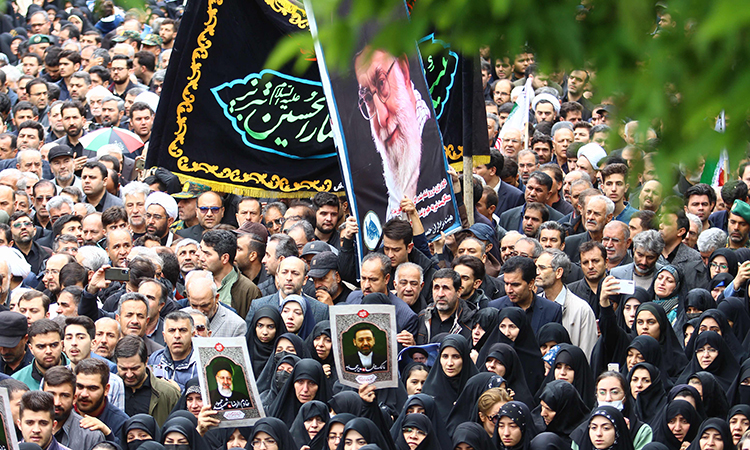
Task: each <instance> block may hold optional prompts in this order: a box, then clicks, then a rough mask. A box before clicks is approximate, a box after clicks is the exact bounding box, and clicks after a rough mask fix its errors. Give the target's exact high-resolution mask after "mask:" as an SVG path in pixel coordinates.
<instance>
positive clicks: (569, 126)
mask: <svg viewBox="0 0 750 450" xmlns="http://www.w3.org/2000/svg"><path fill="white" fill-rule="evenodd" d="M563 128H564V129H566V130H570V131H573V122H568V121H566V120H563V121H562V122H557V123H556V124H554V125H552V130H551V131H550V134H551V135H552V139H554V138H555V133H557V132H558V131H560V130H562V129H563Z"/></svg>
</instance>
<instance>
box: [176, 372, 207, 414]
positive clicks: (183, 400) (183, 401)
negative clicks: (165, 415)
mask: <svg viewBox="0 0 750 450" xmlns="http://www.w3.org/2000/svg"><path fill="white" fill-rule="evenodd" d="M200 393H201V387H200V383H199V381H198V377H193V378H191V379H189V380H188V381H187V383H185V389H183V390H182V394H181V395H180V398H179V399H178V400H177V403H175V405H174V408H172V412H175V411H187V397H188V395H190V394H200ZM188 412H189V411H188Z"/></svg>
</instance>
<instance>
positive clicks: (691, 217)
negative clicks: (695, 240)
mask: <svg viewBox="0 0 750 450" xmlns="http://www.w3.org/2000/svg"><path fill="white" fill-rule="evenodd" d="M685 217H687V219H688V220H689V221H691V222H693V223H694V224H696V225H698V234H701V232H702V231H703V222H701V218H700V217H698V216H696V215H695V214H691V213H685Z"/></svg>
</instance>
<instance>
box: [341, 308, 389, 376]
mask: <svg viewBox="0 0 750 450" xmlns="http://www.w3.org/2000/svg"><path fill="white" fill-rule="evenodd" d="M329 313H330V316H331V337H332V341H333V354H334V359H335V361H336V370H337V372H338V377H339V382H340V383H341V384H343V385H345V386H351V387H359V386H360V385H361V384H364V383H368V384H372V385H375V386H376V387H378V388H381V387H397V386H398V362H397V359H396V345H397V344H396V307H395V306H393V305H338V306H331V307H330V309H329Z"/></svg>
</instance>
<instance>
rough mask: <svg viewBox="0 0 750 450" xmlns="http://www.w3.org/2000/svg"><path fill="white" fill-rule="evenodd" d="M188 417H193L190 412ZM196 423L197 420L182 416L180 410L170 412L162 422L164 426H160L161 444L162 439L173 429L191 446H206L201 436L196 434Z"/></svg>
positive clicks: (195, 447) (197, 447)
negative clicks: (167, 417)
mask: <svg viewBox="0 0 750 450" xmlns="http://www.w3.org/2000/svg"><path fill="white" fill-rule="evenodd" d="M188 414H190V413H188ZM190 417H193V419H195V417H194V416H193V415H192V414H190ZM196 425H197V421H196V422H193V421H192V420H190V419H189V418H188V417H186V416H182V415H181V414H180V412H177V413H174V414H172V415H171V416H170V418H169V419H167V421H166V422H164V426H163V427H162V433H161V435H162V444H163V443H164V439H166V438H167V435H168V434H169V433H171V432H173V431H175V432H177V433H180V434H181V435H183V436H185V438H186V439H187V440H188V443H189V445H190V447H191V448H194V449H199V448H206V443H205V441H204V440H203V437H202V436H201V435H200V434H198V430H197V429H196V428H195V427H196Z"/></svg>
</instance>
